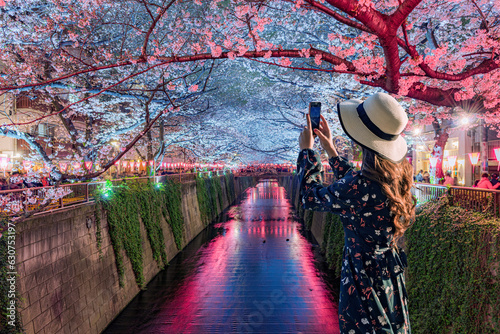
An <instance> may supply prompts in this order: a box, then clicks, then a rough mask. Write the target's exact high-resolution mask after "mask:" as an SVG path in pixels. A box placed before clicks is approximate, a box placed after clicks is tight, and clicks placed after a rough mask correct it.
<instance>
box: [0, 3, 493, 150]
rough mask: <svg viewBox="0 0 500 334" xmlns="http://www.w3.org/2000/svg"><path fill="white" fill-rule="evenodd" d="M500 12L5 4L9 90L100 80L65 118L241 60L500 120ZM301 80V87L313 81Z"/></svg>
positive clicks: (420, 118)
mask: <svg viewBox="0 0 500 334" xmlns="http://www.w3.org/2000/svg"><path fill="white" fill-rule="evenodd" d="M499 12H500V8H499V4H498V2H491V1H486V0H477V1H476V0H471V1H465V0H457V1H418V0H400V1H370V0H362V1H349V0H325V1H313V0H310V1H309V0H297V1H276V0H274V1H264V0H254V1H220V0H212V1H203V2H202V1H198V0H194V1H175V0H170V1H149V2H148V1H144V0H130V1H121V2H114V1H110V0H94V1H90V0H88V1H83V2H76V1H70V0H65V1H62V0H50V1H43V2H42V1H34V0H33V1H20V0H10V1H6V2H5V5H3V8H2V19H3V22H6V24H5V25H4V26H3V27H2V37H1V41H2V44H4V45H5V46H6V47H5V48H4V49H2V53H1V54H0V60H1V62H2V63H3V64H4V71H3V73H4V74H3V75H2V77H1V79H0V80H1V82H0V92H3V93H6V92H15V93H17V92H20V91H23V90H29V91H30V93H32V94H40V95H47V96H48V95H51V94H52V93H54V91H53V88H51V85H61V84H62V85H66V86H71V85H73V86H75V87H87V86H90V87H97V91H96V92H95V93H91V94H90V95H89V96H87V97H80V98H79V99H78V100H76V101H75V102H73V103H71V104H69V105H66V106H64V105H63V106H61V107H60V108H56V109H55V110H54V111H53V112H52V113H49V114H47V115H45V116H44V117H54V116H57V115H59V114H63V113H64V112H66V110H68V109H64V108H66V107H68V108H71V109H72V110H73V109H75V110H76V108H73V107H74V106H76V105H79V104H83V103H87V102H88V101H91V100H92V99H95V98H97V97H99V96H101V95H103V94H104V93H107V92H113V89H115V88H117V87H120V89H121V90H123V89H124V88H123V87H124V86H126V85H128V87H129V89H136V87H138V86H141V85H142V84H143V83H144V81H145V79H144V78H145V77H149V78H154V79H152V80H156V81H157V82H156V84H160V82H159V81H160V77H162V78H161V80H164V82H165V83H167V87H171V88H173V89H174V90H177V89H179V85H177V84H174V83H171V81H172V80H173V79H174V78H179V77H183V76H185V75H187V74H189V73H191V71H192V70H193V66H200V67H204V66H206V65H207V62H209V61H220V60H222V59H229V60H234V59H236V58H239V57H241V58H246V59H249V60H250V61H252V62H255V63H256V64H257V63H258V64H260V65H261V69H262V71H263V72H265V73H264V74H262V75H263V76H266V75H269V76H273V74H272V73H271V72H272V71H274V70H275V69H276V68H278V67H280V68H283V69H285V70H286V71H289V74H291V73H302V72H308V73H311V74H312V75H311V77H313V76H316V78H315V79H311V80H310V82H315V83H318V82H319V83H321V84H322V85H313V86H315V87H321V88H323V91H322V92H320V94H323V96H324V97H325V98H326V97H327V96H333V95H335V93H333V94H331V91H332V90H333V91H335V90H338V91H341V90H342V89H343V88H342V87H338V86H333V85H332V83H335V84H336V83H337V80H336V79H334V78H337V77H338V76H339V75H343V76H344V77H348V79H346V81H350V80H353V81H355V82H357V83H358V84H360V85H364V86H369V87H372V88H374V89H379V90H383V91H386V92H389V93H391V94H393V95H394V96H396V97H397V98H399V99H401V101H403V102H404V103H407V104H408V106H409V109H408V110H409V112H410V113H411V114H412V115H413V118H412V124H416V123H424V124H432V123H433V122H437V124H439V120H441V119H453V118H454V117H456V115H457V114H459V113H462V114H463V113H474V114H476V115H477V117H479V118H481V119H483V120H484V121H485V123H486V124H488V125H490V126H498V124H499V123H500V122H499V120H498V117H497V113H498V107H499V104H500V98H499V94H498V88H497V87H498V84H499V81H500V71H499V69H498V68H499V65H500V58H499V52H500V51H499V46H500V40H499V38H498V36H500V34H499V29H500V28H499V23H500V21H499V17H500V15H499V14H500V13H499ZM192 64H198V65H192ZM267 73H269V74H267ZM274 77H276V76H274ZM290 77H291V75H290V76H289V78H287V79H283V80H284V81H287V82H288V83H289V84H290V86H293V85H294V84H295V85H299V86H301V85H302V86H304V85H307V82H304V81H303V80H300V82H299V81H297V80H293V78H292V79H291V80H290ZM299 77H300V76H299ZM328 78H330V79H328ZM234 80H237V78H234ZM169 83H170V86H168V84H169ZM328 83H330V89H328V88H325V87H326V86H328ZM181 86H182V85H181ZM353 86H354V85H353ZM199 87H200V85H199V84H192V85H190V86H189V87H188V89H191V92H192V93H195V90H196V89H198V88H199ZM321 88H320V89H321ZM318 90H319V89H318ZM290 91H291V92H292V93H295V92H296V90H295V89H290ZM285 100H286V98H285ZM117 105H119V103H117ZM153 120H155V118H152V120H151V121H153ZM27 122H30V121H27ZM153 123H154V122H153ZM269 124H270V123H269ZM435 124H436V123H435ZM18 125H20V124H18ZM12 126H15V125H12V124H10V125H8V124H7V125H4V127H12ZM221 127H222V126H214V129H219V131H220V129H221ZM149 129H150V128H145V129H144V130H148V131H149ZM268 129H269V128H268V127H265V128H264V129H262V130H265V131H267V130H268ZM144 130H143V131H142V132H144ZM262 130H261V131H262ZM444 136H445V135H444ZM443 138H444V137H443ZM443 138H441V139H439V138H438V140H437V144H438V147H439V146H440V145H443V143H446V141H445V140H443ZM135 142H136V141H134V140H131V141H130V143H135ZM256 145H264V144H263V143H262V144H261V143H259V142H256ZM126 147H127V148H130V146H129V145H127V146H126ZM263 151H266V150H265V149H263ZM435 151H436V152H438V151H439V150H435ZM441 152H442V150H441ZM441 158H442V157H441Z"/></svg>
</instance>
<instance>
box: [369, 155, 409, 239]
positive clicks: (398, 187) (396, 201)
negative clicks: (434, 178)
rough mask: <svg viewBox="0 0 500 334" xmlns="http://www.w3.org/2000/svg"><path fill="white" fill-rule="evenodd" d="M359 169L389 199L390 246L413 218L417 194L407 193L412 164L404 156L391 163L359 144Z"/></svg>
mask: <svg viewBox="0 0 500 334" xmlns="http://www.w3.org/2000/svg"><path fill="white" fill-rule="evenodd" d="M361 171H362V173H363V175H364V176H365V177H367V178H368V179H370V180H373V181H375V182H377V183H379V184H380V186H381V187H382V192H383V193H384V194H385V195H386V196H387V199H388V200H389V210H390V212H391V214H392V218H393V221H394V226H395V228H396V230H395V232H394V239H393V244H392V246H393V247H396V245H397V243H398V241H399V239H400V238H401V237H402V236H403V234H404V233H405V231H406V230H407V229H408V228H409V227H410V226H411V224H413V221H414V219H415V206H416V203H417V198H416V197H415V196H413V195H412V194H411V188H412V186H413V167H412V165H411V164H410V163H409V162H408V160H406V159H404V160H403V161H401V162H400V163H394V162H392V161H389V160H387V159H384V158H382V157H380V156H378V155H377V154H375V152H374V151H372V150H370V149H366V148H363V166H362V167H361Z"/></svg>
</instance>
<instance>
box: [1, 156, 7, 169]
mask: <svg viewBox="0 0 500 334" xmlns="http://www.w3.org/2000/svg"><path fill="white" fill-rule="evenodd" d="M8 163H9V158H0V167H1V168H2V169H5V168H7V164H8Z"/></svg>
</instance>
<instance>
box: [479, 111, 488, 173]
mask: <svg viewBox="0 0 500 334" xmlns="http://www.w3.org/2000/svg"><path fill="white" fill-rule="evenodd" d="M480 129H481V130H480V131H481V167H482V172H483V173H488V128H487V127H486V126H484V121H483V120H481V126H480Z"/></svg>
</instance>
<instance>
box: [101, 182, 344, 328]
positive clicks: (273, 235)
mask: <svg viewBox="0 0 500 334" xmlns="http://www.w3.org/2000/svg"><path fill="white" fill-rule="evenodd" d="M300 229H301V225H300V224H299V223H298V222H297V221H296V220H295V219H294V218H293V211H292V209H291V207H290V204H289V202H288V200H287V199H286V197H285V190H284V188H282V187H279V186H278V184H277V182H276V181H261V182H260V183H259V184H258V185H257V186H256V187H254V188H250V189H248V190H247V192H246V194H245V197H244V198H243V200H242V201H241V202H240V203H239V204H237V205H235V206H233V207H231V208H230V209H229V211H228V212H227V219H226V220H225V222H222V223H219V224H216V225H215V226H214V227H213V228H211V229H208V230H206V231H205V232H204V233H203V235H201V236H199V238H197V239H195V240H194V241H193V243H191V244H190V245H189V246H188V247H187V249H185V250H184V251H183V252H182V253H180V254H179V256H177V257H176V258H175V259H174V260H173V261H172V262H171V264H170V266H169V267H168V268H167V270H165V271H163V272H162V273H160V274H159V275H158V276H157V277H156V278H155V279H154V280H153V281H152V282H151V283H150V284H149V285H148V289H147V291H144V292H143V293H141V294H140V295H139V296H138V297H137V298H136V299H134V301H133V302H132V303H131V304H130V305H129V306H128V307H127V308H126V309H125V311H124V312H122V314H121V315H120V316H119V317H118V318H117V319H116V321H115V322H113V323H112V324H111V326H110V327H109V328H108V329H107V331H105V333H107V334H111V333H120V334H123V333H339V330H338V318H337V304H336V301H337V297H336V296H335V292H333V291H332V290H331V289H330V287H329V284H328V283H327V282H326V281H325V279H324V276H325V274H324V273H323V272H322V271H321V270H318V269H317V268H318V267H321V265H320V264H319V263H317V261H316V260H315V256H314V253H313V247H312V245H311V243H310V242H309V241H308V240H307V239H306V238H305V237H304V236H303V235H302V234H301V232H300ZM200 243H203V244H202V245H201V247H200ZM330 283H331V282H330Z"/></svg>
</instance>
